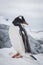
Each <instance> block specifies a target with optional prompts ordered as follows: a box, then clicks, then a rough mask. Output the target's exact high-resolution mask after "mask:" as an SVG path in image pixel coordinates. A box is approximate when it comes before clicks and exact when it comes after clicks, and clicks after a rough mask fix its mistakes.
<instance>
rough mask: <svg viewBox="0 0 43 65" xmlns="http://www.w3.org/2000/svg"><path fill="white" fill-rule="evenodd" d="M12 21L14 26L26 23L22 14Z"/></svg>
mask: <svg viewBox="0 0 43 65" xmlns="http://www.w3.org/2000/svg"><path fill="white" fill-rule="evenodd" d="M12 23H13V24H14V25H15V26H19V25H20V24H26V25H28V23H27V22H26V21H25V19H24V17H23V16H18V17H16V18H15V19H14V21H13V22H12Z"/></svg>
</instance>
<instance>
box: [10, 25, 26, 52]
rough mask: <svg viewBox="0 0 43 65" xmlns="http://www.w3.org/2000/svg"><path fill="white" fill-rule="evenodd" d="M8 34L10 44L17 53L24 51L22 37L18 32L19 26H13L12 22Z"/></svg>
mask: <svg viewBox="0 0 43 65" xmlns="http://www.w3.org/2000/svg"><path fill="white" fill-rule="evenodd" d="M9 36H10V40H11V44H12V45H13V47H14V49H15V50H16V51H17V52H19V53H24V52H25V49H24V44H23V40H22V37H21V36H20V33H19V27H18V26H14V25H13V24H12V25H11V26H10V29H9Z"/></svg>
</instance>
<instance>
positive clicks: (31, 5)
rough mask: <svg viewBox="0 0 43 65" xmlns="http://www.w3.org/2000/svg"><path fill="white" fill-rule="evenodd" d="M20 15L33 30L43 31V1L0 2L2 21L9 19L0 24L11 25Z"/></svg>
mask: <svg viewBox="0 0 43 65" xmlns="http://www.w3.org/2000/svg"><path fill="white" fill-rule="evenodd" d="M19 15H23V16H24V18H25V20H26V21H27V22H29V27H30V29H31V30H41V31H42V30H43V0H0V19H6V18H8V19H9V21H6V20H4V21H2V20H1V21H0V23H6V24H9V25H10V22H12V21H13V19H14V18H15V17H17V16H19ZM3 17H4V18H3Z"/></svg>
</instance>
